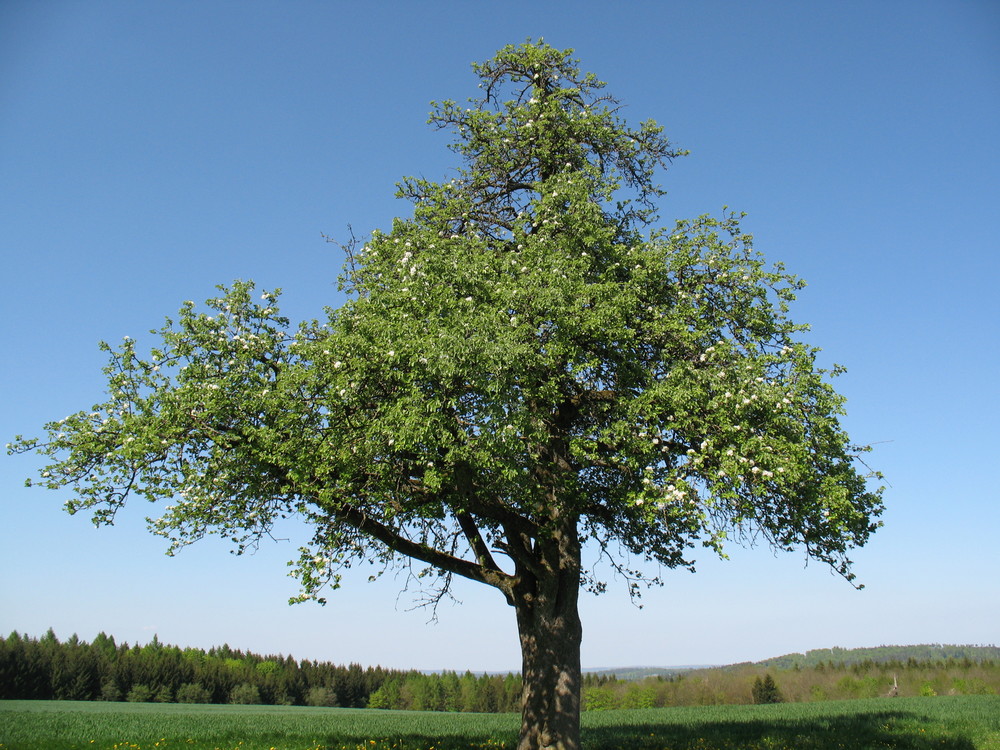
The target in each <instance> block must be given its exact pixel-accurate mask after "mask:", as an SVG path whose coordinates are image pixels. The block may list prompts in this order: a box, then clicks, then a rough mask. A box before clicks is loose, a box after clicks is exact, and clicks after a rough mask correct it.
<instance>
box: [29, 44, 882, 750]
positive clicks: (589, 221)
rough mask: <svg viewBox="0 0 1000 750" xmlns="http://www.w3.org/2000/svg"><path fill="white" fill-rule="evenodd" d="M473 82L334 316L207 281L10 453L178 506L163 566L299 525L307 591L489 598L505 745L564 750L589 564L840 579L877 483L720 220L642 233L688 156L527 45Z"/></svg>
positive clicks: (642, 573) (768, 282)
mask: <svg viewBox="0 0 1000 750" xmlns="http://www.w3.org/2000/svg"><path fill="white" fill-rule="evenodd" d="M474 70H475V73H476V74H477V75H478V77H479V80H480V83H479V86H480V94H479V96H478V97H477V98H474V99H471V100H469V102H468V103H467V104H466V105H460V104H458V103H456V102H453V101H444V102H441V103H436V104H434V111H433V114H432V116H431V123H433V124H434V125H435V126H437V127H438V128H441V129H445V130H449V131H451V132H452V133H453V134H454V137H455V139H454V142H453V146H452V148H453V149H454V151H455V152H456V153H457V154H458V155H459V157H460V158H461V164H460V166H459V167H458V168H457V170H456V172H455V175H454V178H453V179H449V180H447V181H445V182H432V181H430V180H426V179H417V178H408V179H404V180H403V181H402V182H401V183H400V186H399V195H400V196H402V197H405V198H408V199H409V200H410V201H411V202H412V203H413V215H412V217H410V218H405V219H397V220H395V221H394V223H393V225H392V228H391V229H390V230H389V231H375V232H373V233H372V235H371V238H370V239H369V240H368V241H367V242H364V243H360V242H359V243H347V244H346V246H345V247H346V249H347V251H348V259H347V263H346V264H345V271H344V275H343V277H342V279H343V282H342V283H343V288H344V290H346V291H347V302H346V303H345V304H343V305H342V306H340V307H339V308H336V309H328V310H326V312H325V320H324V321H322V322H320V321H312V322H306V323H303V324H301V325H298V326H297V327H292V326H290V324H289V321H288V320H287V319H286V318H284V317H282V316H281V315H280V314H279V312H278V308H277V293H271V292H264V293H263V295H261V296H260V298H259V299H258V298H257V294H256V293H255V292H254V291H253V290H254V286H253V284H252V283H246V282H237V283H234V284H233V285H232V286H230V287H228V288H223V287H220V290H221V292H220V294H219V296H217V297H216V298H215V299H211V300H209V301H208V307H209V309H208V310H207V311H199V310H198V309H197V308H196V306H195V305H194V304H193V303H191V302H187V303H185V304H184V306H183V308H182V309H181V311H180V316H179V318H178V319H177V320H176V321H172V320H169V319H168V321H167V323H166V325H165V326H164V327H163V328H162V329H160V330H159V331H156V332H154V333H156V334H157V335H158V338H159V340H158V341H157V343H156V345H155V346H153V347H152V348H151V349H150V350H149V352H148V353H147V354H140V351H139V348H138V346H137V343H136V342H135V341H134V340H132V339H127V340H125V341H124V343H122V344H121V345H120V346H117V347H111V346H109V345H104V348H105V349H106V350H107V351H108V352H109V355H110V363H109V365H108V367H107V369H106V373H107V375H108V381H109V386H110V388H109V396H108V399H107V401H105V402H104V403H101V404H98V405H96V406H94V407H93V408H92V409H91V410H89V411H82V412H80V413H78V414H75V415H73V416H70V417H68V418H66V419H64V420H61V421H59V422H54V423H50V424H49V425H47V426H46V429H47V432H48V436H47V438H46V439H44V440H34V439H23V438H20V437H19V438H18V439H17V442H16V444H15V445H14V446H13V447H12V450H13V451H26V450H37V451H39V452H40V453H42V454H44V455H45V456H48V457H50V459H51V461H52V463H51V465H49V466H47V468H45V469H44V471H43V472H42V474H41V484H44V485H45V486H48V487H50V488H62V487H71V488H72V489H73V491H74V497H73V499H71V500H70V501H69V502H68V504H67V507H68V509H69V510H70V512H77V511H81V510H89V511H92V513H93V518H94V520H95V522H97V523H98V524H103V523H111V522H112V521H113V519H114V516H115V513H116V511H117V510H118V509H119V508H120V507H122V505H123V504H124V503H125V502H126V500H127V499H128V498H129V497H130V496H135V495H138V496H143V497H146V498H148V499H150V500H154V501H165V502H167V503H170V504H168V505H166V507H165V508H163V513H162V515H161V516H160V517H158V518H155V519H151V521H150V523H151V528H152V530H153V531H154V532H155V533H157V534H160V535H162V536H164V537H166V538H168V539H169V540H170V543H171V550H173V549H175V548H177V547H179V546H182V545H185V544H188V543H190V542H192V541H195V540H197V539H200V538H202V537H203V536H205V535H206V534H209V533H218V534H220V535H222V536H224V537H227V538H230V539H231V540H232V541H233V543H234V544H235V545H236V548H237V549H238V550H243V549H245V548H246V547H247V546H250V545H253V544H255V543H257V542H258V541H259V540H260V539H261V538H262V537H266V536H267V535H268V534H269V532H270V530H271V529H272V525H273V524H274V523H275V522H276V520H277V519H280V518H283V517H286V516H290V515H296V516H299V517H301V518H304V519H306V520H307V521H308V522H309V523H310V524H311V525H312V527H313V528H314V529H315V537H314V539H313V542H312V546H311V547H310V548H309V549H305V550H303V554H302V557H301V559H300V560H299V562H298V567H297V573H298V575H299V577H300V579H301V582H302V585H303V594H302V598H320V594H321V593H322V591H323V589H324V587H330V586H334V587H335V586H336V584H337V581H339V572H340V571H341V570H342V569H343V568H344V567H347V566H349V565H351V563H352V562H357V561H360V560H375V561H379V562H384V563H385V564H386V565H388V566H391V565H393V564H401V565H412V564H413V563H414V561H416V563H417V564H418V567H419V568H425V569H426V572H428V573H430V574H432V575H431V578H430V580H431V581H432V582H433V586H432V587H431V588H430V589H429V593H430V594H431V595H432V599H433V598H435V597H437V596H440V595H441V594H443V593H444V592H447V590H448V587H449V585H450V584H451V582H452V579H453V577H454V576H461V577H464V578H468V579H471V580H473V581H478V582H480V583H484V584H486V585H488V586H492V587H494V588H496V589H497V590H498V591H499V592H500V593H501V594H502V595H503V596H504V598H505V599H506V601H507V603H508V604H510V606H511V607H513V609H514V613H515V616H516V620H517V628H518V632H519V635H520V642H521V650H522V654H523V662H522V670H523V676H524V691H523V700H522V706H523V722H522V728H521V741H520V745H519V747H520V748H522V750H529V749H534V748H550V747H551V748H577V747H579V712H580V682H581V678H580V642H581V637H582V628H581V623H580V618H579V615H578V608H577V603H578V596H579V592H580V590H581V588H589V589H592V590H594V591H598V592H599V591H601V590H602V589H603V588H604V584H603V582H602V581H601V580H600V579H599V578H598V576H597V573H596V572H595V571H594V570H593V569H589V568H585V567H584V566H583V565H582V564H581V550H582V549H583V548H584V546H585V545H589V547H590V548H592V549H594V550H595V551H598V552H599V553H600V555H601V557H603V558H604V559H605V560H607V561H608V562H609V564H610V568H609V569H613V570H614V571H617V572H618V573H621V574H624V576H625V577H626V579H627V580H628V581H629V585H630V586H632V587H633V588H638V587H639V586H640V585H642V584H643V583H644V582H647V583H648V582H649V580H650V578H649V577H648V576H647V572H646V571H648V570H650V569H654V570H660V569H664V568H667V569H670V568H676V567H691V566H692V565H693V562H692V555H691V550H692V548H694V547H695V546H696V545H704V546H705V547H708V548H710V549H712V550H714V551H716V552H719V553H720V554H721V553H722V550H723V543H724V540H725V539H726V537H727V535H729V536H731V537H734V538H736V539H737V540H738V541H753V540H756V539H761V540H765V541H766V542H768V543H770V544H771V545H773V546H774V547H775V548H778V549H783V550H791V549H802V550H804V551H805V553H806V554H807V555H808V556H809V557H811V558H814V559H817V560H820V561H823V562H824V563H828V564H829V565H831V566H832V567H833V568H834V569H835V570H836V571H837V572H839V573H840V574H842V575H843V576H845V577H846V578H847V579H848V580H851V579H852V578H853V574H852V573H851V569H850V560H849V559H848V557H847V554H848V552H849V551H850V549H851V548H853V547H856V546H858V545H861V544H864V543H865V541H866V540H867V539H868V538H869V535H870V534H871V533H872V532H873V531H874V529H875V528H876V526H877V525H878V524H877V522H876V521H875V518H876V517H877V516H878V515H879V513H880V511H881V509H882V505H881V500H880V490H870V489H869V488H868V486H867V479H868V476H867V475H866V474H867V472H866V471H865V470H863V467H862V468H859V461H858V454H859V452H860V451H861V450H862V449H861V448H857V447H854V446H852V445H851V444H850V441H849V439H848V436H847V435H846V434H845V432H844V431H843V429H842V427H841V425H840V423H839V421H838V415H840V414H842V406H843V399H842V397H841V396H839V395H838V394H837V393H836V392H835V391H834V390H833V388H832V387H831V386H830V384H829V382H828V381H829V375H832V374H834V373H829V372H825V371H824V370H822V369H820V368H818V367H817V365H816V362H815V354H816V350H815V349H813V348H811V347H810V346H807V345H806V344H805V343H803V342H802V341H800V339H799V334H800V333H801V332H802V331H803V330H804V328H805V327H804V326H802V325H798V324H795V323H793V322H791V320H790V319H789V318H788V316H787V304H788V303H789V302H790V301H791V300H792V299H793V297H794V292H795V290H797V289H798V288H799V287H800V286H801V283H800V282H799V280H797V279H796V278H795V277H793V276H791V275H789V274H787V273H785V272H784V270H783V269H782V268H781V267H780V266H777V267H771V268H769V267H767V266H766V265H765V262H764V260H763V258H762V257H761V256H760V255H759V254H758V253H756V252H755V251H754V250H753V249H752V246H751V237H750V236H749V235H747V234H745V233H744V232H743V231H742V229H741V228H740V224H739V220H740V217H738V216H735V215H731V214H726V215H723V216H722V217H721V218H711V217H708V216H702V217H700V218H697V219H694V220H690V221H679V222H677V223H676V225H675V226H674V227H672V228H670V229H668V230H660V229H654V228H652V222H653V221H654V220H655V213H654V211H655V206H656V201H657V199H658V198H659V197H660V196H661V195H662V191H661V190H660V189H659V187H658V186H657V184H656V182H655V181H654V180H655V175H656V172H657V171H658V170H659V168H661V167H663V166H665V165H666V164H667V163H668V162H669V161H671V160H672V159H674V158H675V157H677V156H679V155H681V154H682V153H683V152H681V151H679V150H677V149H675V148H674V147H673V146H672V145H671V144H670V143H669V142H668V140H667V139H666V138H665V137H664V136H663V134H662V129H661V128H660V127H659V126H658V125H657V124H656V123H655V122H653V121H647V122H644V123H642V124H641V125H639V126H638V127H633V126H630V125H628V124H627V123H626V122H624V121H623V120H622V119H621V118H620V116H619V111H618V110H619V105H618V102H617V101H616V100H615V99H614V98H612V97H610V96H608V95H606V94H605V93H604V92H603V86H604V84H603V83H601V82H600V81H598V80H597V79H596V78H595V77H594V76H593V75H591V74H582V73H581V72H580V70H579V69H578V67H577V63H576V61H575V60H574V59H572V57H571V54H570V52H569V51H560V50H556V49H553V48H552V47H550V46H547V45H545V44H544V43H541V42H539V43H532V42H528V43H526V44H523V45H520V46H509V47H506V48H504V49H503V50H501V51H500V52H499V53H498V54H497V55H496V56H495V57H494V58H493V59H491V60H489V61H487V62H485V63H482V64H478V65H475V66H474ZM362 245H363V246H362ZM422 572H423V570H421V573H422ZM652 580H655V578H652Z"/></svg>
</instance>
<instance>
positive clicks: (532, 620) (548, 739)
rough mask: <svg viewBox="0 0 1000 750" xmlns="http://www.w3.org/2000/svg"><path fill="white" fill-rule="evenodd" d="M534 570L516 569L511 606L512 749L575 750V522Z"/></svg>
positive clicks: (578, 635)
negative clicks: (514, 673)
mask: <svg viewBox="0 0 1000 750" xmlns="http://www.w3.org/2000/svg"><path fill="white" fill-rule="evenodd" d="M542 546H544V547H547V548H549V552H548V554H546V553H545V552H543V553H542V555H541V561H542V566H541V569H540V570H536V571H534V572H529V571H520V574H519V575H518V576H517V583H515V585H514V589H513V596H512V604H513V605H514V608H515V611H516V613H517V627H518V633H519V635H520V639H521V676H522V684H523V687H522V692H521V736H520V741H519V743H518V746H517V747H518V750H580V690H581V687H582V678H581V671H580V643H581V641H582V637H583V626H582V624H581V621H580V613H579V609H578V602H579V595H580V543H579V538H578V535H577V530H576V525H575V522H574V523H573V524H571V525H567V527H564V528H563V530H562V531H561V532H560V533H559V534H557V535H556V536H555V537H554V538H550V539H548V540H546V542H545V543H543V545H542Z"/></svg>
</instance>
